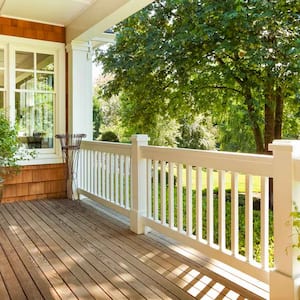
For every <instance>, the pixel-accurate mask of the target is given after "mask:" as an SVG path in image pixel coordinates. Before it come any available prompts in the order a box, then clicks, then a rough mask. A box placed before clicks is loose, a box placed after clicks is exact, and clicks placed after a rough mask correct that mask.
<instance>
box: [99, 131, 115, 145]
mask: <svg viewBox="0 0 300 300" xmlns="http://www.w3.org/2000/svg"><path fill="white" fill-rule="evenodd" d="M101 141H106V142H119V138H118V136H117V135H116V134H115V133H114V132H112V131H106V132H103V133H102V135H101Z"/></svg>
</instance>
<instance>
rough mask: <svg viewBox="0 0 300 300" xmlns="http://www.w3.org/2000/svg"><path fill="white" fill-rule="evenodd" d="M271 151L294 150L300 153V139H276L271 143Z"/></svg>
mask: <svg viewBox="0 0 300 300" xmlns="http://www.w3.org/2000/svg"><path fill="white" fill-rule="evenodd" d="M269 150H270V151H273V153H274V151H284V152H290V153H292V152H294V153H298V154H299V155H300V140H274V141H273V143H272V144H269Z"/></svg>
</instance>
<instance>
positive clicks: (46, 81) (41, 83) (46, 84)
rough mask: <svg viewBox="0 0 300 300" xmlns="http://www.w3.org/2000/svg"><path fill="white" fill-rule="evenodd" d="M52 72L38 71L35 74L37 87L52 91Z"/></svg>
mask: <svg viewBox="0 0 300 300" xmlns="http://www.w3.org/2000/svg"><path fill="white" fill-rule="evenodd" d="M53 77H54V76H53V74H45V73H38V74H37V89H38V90H42V91H53V90H54V81H53V79H54V78H53Z"/></svg>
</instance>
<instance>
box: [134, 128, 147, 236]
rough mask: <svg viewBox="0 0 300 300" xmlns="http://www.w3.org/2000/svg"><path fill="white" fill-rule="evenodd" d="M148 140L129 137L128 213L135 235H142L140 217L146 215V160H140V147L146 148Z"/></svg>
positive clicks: (137, 136)
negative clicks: (130, 181) (130, 147)
mask: <svg viewBox="0 0 300 300" xmlns="http://www.w3.org/2000/svg"><path fill="white" fill-rule="evenodd" d="M148 140H149V137H148V136H147V135H145V134H136V135H133V136H132V137H131V142H132V153H131V176H132V177H131V180H132V207H131V211H130V229H131V230H132V231H133V232H135V233H137V234H142V233H144V225H143V222H142V218H141V217H142V216H145V215H146V207H147V206H146V205H147V204H146V199H147V177H146V175H147V172H146V159H141V155H140V146H147V145H148Z"/></svg>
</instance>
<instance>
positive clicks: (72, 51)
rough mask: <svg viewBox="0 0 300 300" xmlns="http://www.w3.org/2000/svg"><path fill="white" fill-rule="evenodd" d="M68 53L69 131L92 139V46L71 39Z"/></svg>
mask: <svg viewBox="0 0 300 300" xmlns="http://www.w3.org/2000/svg"><path fill="white" fill-rule="evenodd" d="M67 53H68V85H69V86H68V92H69V95H68V119H69V120H68V127H69V133H85V134H86V135H87V140H92V139H93V79H92V77H93V75H92V48H91V45H90V44H89V43H88V42H81V41H72V43H71V44H69V45H68V46H67Z"/></svg>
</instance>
